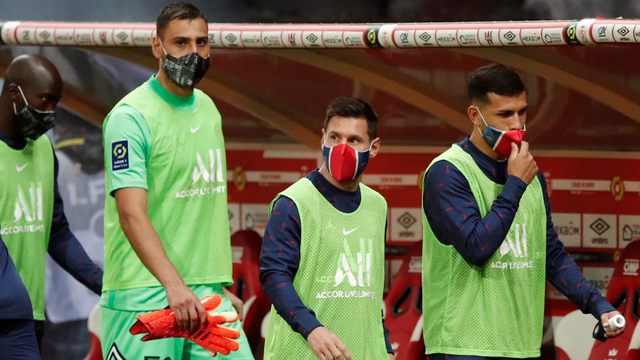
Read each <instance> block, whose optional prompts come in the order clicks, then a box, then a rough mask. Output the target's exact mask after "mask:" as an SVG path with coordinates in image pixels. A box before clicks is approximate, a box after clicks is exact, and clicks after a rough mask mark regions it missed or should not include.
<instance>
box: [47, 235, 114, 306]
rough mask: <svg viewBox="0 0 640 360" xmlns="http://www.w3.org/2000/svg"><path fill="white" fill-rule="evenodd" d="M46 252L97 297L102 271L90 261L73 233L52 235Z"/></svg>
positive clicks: (100, 286)
mask: <svg viewBox="0 0 640 360" xmlns="http://www.w3.org/2000/svg"><path fill="white" fill-rule="evenodd" d="M48 252H49V255H51V258H52V259H53V260H55V261H56V263H58V265H60V267H62V268H63V269H64V270H65V271H67V272H68V273H69V274H71V276H73V277H74V278H75V279H76V280H78V281H79V282H80V283H82V284H83V285H84V286H86V287H87V288H89V289H90V290H91V291H93V292H94V293H96V294H97V295H100V294H101V293H102V269H100V268H99V267H98V265H96V264H95V263H94V262H93V260H91V258H90V257H89V255H88V254H87V253H86V252H85V251H84V249H83V248H82V245H80V242H79V241H78V239H77V238H76V237H75V235H73V233H71V232H65V233H63V234H53V233H52V235H51V238H50V240H49V248H48Z"/></svg>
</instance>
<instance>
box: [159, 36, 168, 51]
mask: <svg viewBox="0 0 640 360" xmlns="http://www.w3.org/2000/svg"><path fill="white" fill-rule="evenodd" d="M158 41H160V47H161V48H162V51H163V52H164V55H165V56H167V55H169V54H167V50H165V49H164V45H162V40H160V37H159V36H158Z"/></svg>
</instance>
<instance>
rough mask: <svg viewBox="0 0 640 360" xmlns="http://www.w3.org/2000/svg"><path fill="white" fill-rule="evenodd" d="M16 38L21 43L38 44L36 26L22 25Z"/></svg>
mask: <svg viewBox="0 0 640 360" xmlns="http://www.w3.org/2000/svg"><path fill="white" fill-rule="evenodd" d="M16 39H17V40H18V43H19V44H20V45H37V44H38V42H37V40H36V28H23V27H20V28H19V29H18V31H16Z"/></svg>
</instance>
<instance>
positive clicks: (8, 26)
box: [0, 21, 20, 45]
mask: <svg viewBox="0 0 640 360" xmlns="http://www.w3.org/2000/svg"><path fill="white" fill-rule="evenodd" d="M18 25H20V22H19V21H9V22H6V23H4V24H3V25H2V33H0V38H2V42H3V43H5V44H7V45H15V44H17V43H18V41H17V39H16V37H15V33H16V28H17V27H18Z"/></svg>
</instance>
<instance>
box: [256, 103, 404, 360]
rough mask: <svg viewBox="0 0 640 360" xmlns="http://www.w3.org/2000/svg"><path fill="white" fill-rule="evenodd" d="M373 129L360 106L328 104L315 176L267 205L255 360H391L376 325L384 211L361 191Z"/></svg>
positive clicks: (371, 194)
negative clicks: (264, 301) (263, 321)
mask: <svg viewBox="0 0 640 360" xmlns="http://www.w3.org/2000/svg"><path fill="white" fill-rule="evenodd" d="M377 121H378V116H377V115H376V113H375V112H374V111H373V109H372V108H371V106H370V105H369V104H367V103H366V102H364V101H363V100H361V99H357V98H351V97H349V98H338V99H335V100H333V101H332V102H331V104H330V105H329V108H328V109H327V114H326V118H325V121H324V128H323V130H322V135H323V136H322V139H321V142H320V144H321V146H322V154H323V158H324V163H323V165H322V167H321V168H320V169H319V170H314V171H312V172H311V173H310V174H309V175H307V176H306V177H304V178H302V179H300V180H299V181H297V182H296V183H294V184H293V185H291V186H290V187H289V188H287V189H286V190H284V191H283V192H281V193H280V194H278V196H276V198H275V199H274V200H273V202H272V203H271V211H270V218H269V222H268V224H267V228H266V230H265V235H264V240H263V243H262V254H261V257H260V281H261V283H262V287H263V289H264V291H265V293H266V294H267V295H268V296H269V299H270V300H271V302H272V303H273V306H272V308H271V313H270V315H269V326H268V330H267V337H266V343H265V349H264V359H265V360H288V359H301V360H307V359H308V360H311V359H316V358H319V359H323V360H324V359H327V360H331V359H340V360H342V359H348V360H350V359H368V360H387V359H394V355H393V350H392V348H391V345H390V343H389V340H388V331H387V330H386V329H385V328H384V322H383V321H382V318H381V315H382V313H381V310H382V304H383V303H382V295H383V288H384V254H385V239H386V236H385V234H386V223H387V202H386V200H385V199H384V198H383V197H382V195H380V194H379V193H377V192H376V191H374V190H372V189H371V188H369V187H368V186H366V185H364V184H362V183H361V179H362V173H363V171H364V170H365V168H366V166H367V163H368V162H369V159H372V158H374V157H375V156H376V155H377V154H378V150H379V148H380V138H378V135H377V126H378V125H377Z"/></svg>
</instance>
